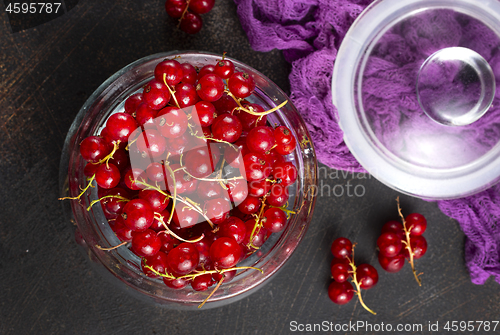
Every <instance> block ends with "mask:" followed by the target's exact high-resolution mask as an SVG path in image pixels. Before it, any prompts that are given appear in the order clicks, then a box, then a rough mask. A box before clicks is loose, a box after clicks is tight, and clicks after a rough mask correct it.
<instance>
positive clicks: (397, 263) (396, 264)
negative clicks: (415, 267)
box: [378, 253, 406, 273]
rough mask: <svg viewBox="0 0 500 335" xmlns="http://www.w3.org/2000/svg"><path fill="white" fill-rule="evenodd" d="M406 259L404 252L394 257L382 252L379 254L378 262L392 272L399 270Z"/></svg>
mask: <svg viewBox="0 0 500 335" xmlns="http://www.w3.org/2000/svg"><path fill="white" fill-rule="evenodd" d="M405 261H406V260H405V256H404V254H403V253H399V254H398V255H396V256H394V257H386V256H384V255H382V254H381V253H379V255H378V262H379V264H380V266H381V267H382V269H384V270H385V271H387V272H391V273H395V272H399V271H400V270H401V269H402V268H403V266H404V265H405Z"/></svg>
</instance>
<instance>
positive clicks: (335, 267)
mask: <svg viewBox="0 0 500 335" xmlns="http://www.w3.org/2000/svg"><path fill="white" fill-rule="evenodd" d="M350 270H351V266H350V265H349V264H346V263H345V262H336V263H333V264H332V265H331V267H330V272H331V273H332V278H333V280H335V281H336V282H338V283H343V282H345V281H346V280H347V278H349V275H350V274H349V271H350Z"/></svg>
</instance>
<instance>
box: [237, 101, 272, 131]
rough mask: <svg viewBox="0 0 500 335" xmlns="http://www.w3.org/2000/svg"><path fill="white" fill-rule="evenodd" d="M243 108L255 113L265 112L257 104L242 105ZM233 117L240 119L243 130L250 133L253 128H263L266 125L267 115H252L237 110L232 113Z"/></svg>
mask: <svg viewBox="0 0 500 335" xmlns="http://www.w3.org/2000/svg"><path fill="white" fill-rule="evenodd" d="M233 102H234V100H233ZM243 107H245V108H246V109H248V110H253V111H254V112H255V113H264V112H265V110H264V108H263V107H262V106H261V105H258V104H247V105H244V106H243ZM233 108H234V107H233ZM234 115H236V116H237V117H238V119H240V121H241V124H242V125H243V130H246V131H250V130H252V129H253V128H255V127H259V126H265V125H266V123H267V115H254V114H250V113H247V112H246V111H244V110H237V111H235V112H234Z"/></svg>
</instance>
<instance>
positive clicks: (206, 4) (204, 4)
mask: <svg viewBox="0 0 500 335" xmlns="http://www.w3.org/2000/svg"><path fill="white" fill-rule="evenodd" d="M214 5H215V0H191V1H190V2H189V9H190V10H192V11H193V12H195V13H197V14H206V13H208V12H210V11H211V10H212V8H213V7H214Z"/></svg>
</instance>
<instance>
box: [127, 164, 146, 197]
mask: <svg viewBox="0 0 500 335" xmlns="http://www.w3.org/2000/svg"><path fill="white" fill-rule="evenodd" d="M123 181H124V182H125V185H126V186H127V187H128V188H129V189H131V190H134V191H137V190H142V189H143V188H145V187H146V186H144V185H142V184H141V183H146V181H147V175H146V173H145V172H144V171H143V170H141V169H135V168H134V169H129V170H127V171H126V172H125V175H124V177H123Z"/></svg>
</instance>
